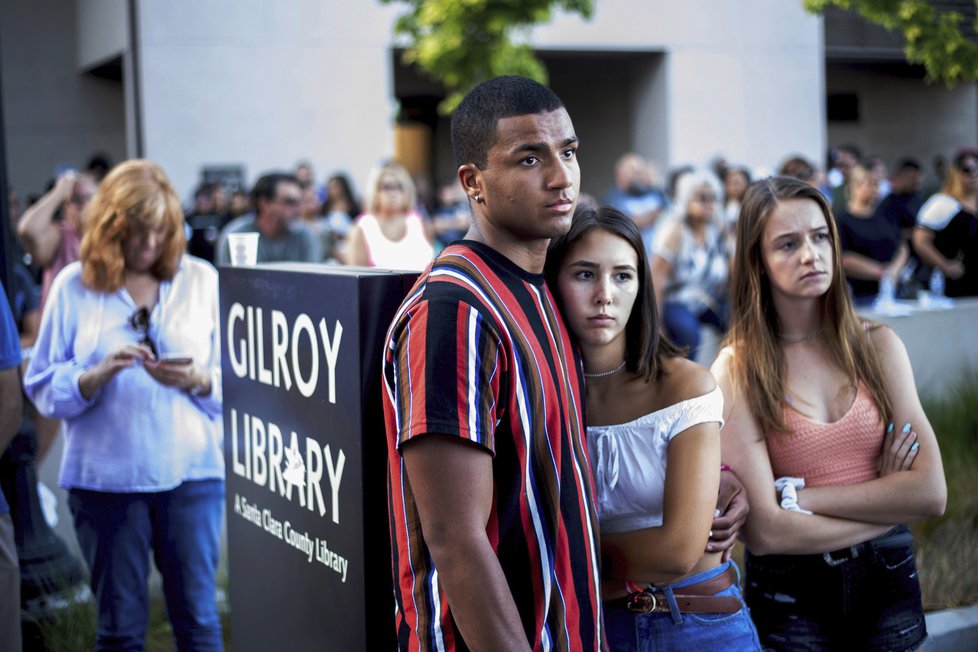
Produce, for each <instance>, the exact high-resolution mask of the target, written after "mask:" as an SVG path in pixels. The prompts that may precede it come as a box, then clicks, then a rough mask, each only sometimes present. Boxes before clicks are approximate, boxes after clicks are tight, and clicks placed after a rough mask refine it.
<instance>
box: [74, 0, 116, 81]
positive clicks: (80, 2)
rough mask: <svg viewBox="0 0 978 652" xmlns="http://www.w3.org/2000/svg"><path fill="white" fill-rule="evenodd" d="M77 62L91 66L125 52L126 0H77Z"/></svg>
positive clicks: (87, 66) (84, 65)
mask: <svg viewBox="0 0 978 652" xmlns="http://www.w3.org/2000/svg"><path fill="white" fill-rule="evenodd" d="M74 4H75V5H76V7H77V16H76V17H77V24H78V29H77V34H78V65H79V67H81V68H90V67H93V66H97V65H100V64H103V63H105V62H106V61H107V60H109V59H113V58H115V57H118V56H122V55H123V54H125V52H126V50H127V49H128V47H129V26H128V17H129V11H128V8H127V7H126V0H76V2H75V3H74Z"/></svg>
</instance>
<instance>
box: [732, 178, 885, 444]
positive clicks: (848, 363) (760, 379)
mask: <svg viewBox="0 0 978 652" xmlns="http://www.w3.org/2000/svg"><path fill="white" fill-rule="evenodd" d="M790 200H810V201H813V202H815V204H816V205H817V206H818V207H819V210H821V212H822V215H823V216H824V217H825V223H826V225H827V226H828V229H829V239H830V240H831V242H832V283H831V285H830V286H829V289H828V291H827V292H826V293H825V295H824V297H822V325H823V328H824V329H825V337H826V340H827V342H828V344H829V347H830V349H831V350H832V353H833V355H834V356H835V359H836V360H837V361H838V363H839V365H840V366H841V367H842V368H843V369H844V370H845V372H846V374H847V375H848V376H849V380H850V382H852V383H856V382H857V381H862V382H863V383H864V384H865V385H866V387H867V389H868V390H869V394H870V397H871V398H872V400H873V402H874V403H875V404H876V407H877V409H878V410H879V412H880V416H881V417H882V418H883V419H884V423H886V422H888V421H889V420H890V417H891V414H892V411H893V410H892V405H891V404H890V400H889V397H888V395H887V393H886V383H885V379H884V376H883V370H882V367H881V365H880V361H879V357H878V356H877V353H876V349H875V347H874V346H873V344H872V342H870V340H869V336H868V335H867V332H866V330H865V329H864V328H863V325H862V323H861V322H860V320H859V317H858V316H857V315H856V311H855V310H854V309H853V307H852V302H851V301H850V299H849V294H848V292H847V290H846V285H845V273H844V272H843V271H842V256H841V254H840V251H839V235H838V231H837V230H836V227H835V220H834V219H833V218H832V213H831V210H830V209H829V205H828V203H827V202H826V201H825V197H824V196H823V195H822V193H821V192H819V191H818V190H817V189H815V188H813V187H812V186H810V185H808V184H807V183H804V182H802V181H799V180H798V179H793V178H790V177H771V178H769V179H764V180H761V181H758V182H756V183H754V184H753V185H751V187H750V188H748V190H747V193H746V194H745V195H744V201H743V204H741V208H740V220H738V222H737V249H736V253H735V254H734V265H733V270H732V275H731V286H730V293H731V307H732V314H733V319H732V323H731V326H730V330H729V331H728V333H727V338H726V342H725V344H727V345H729V346H731V347H732V349H733V352H734V356H733V374H732V377H733V380H734V383H735V386H736V387H737V388H738V389H739V391H740V392H741V393H743V394H744V395H746V397H747V401H748V403H749V405H750V408H751V412H753V414H754V416H755V418H756V419H757V420H758V422H759V423H760V425H761V427H762V428H763V430H764V431H765V432H776V433H783V432H784V431H785V423H784V407H785V405H786V403H785V361H784V354H783V353H782V351H781V347H780V345H779V344H778V338H777V334H778V333H779V332H780V330H781V324H780V322H779V319H778V314H777V311H776V310H775V307H774V300H773V297H772V293H771V285H770V281H769V280H768V279H767V276H766V274H765V273H764V260H763V255H762V251H761V246H762V239H763V236H764V229H765V228H766V227H767V223H768V219H769V218H770V216H771V213H772V211H773V210H774V208H775V207H776V206H777V205H778V204H780V203H781V202H784V201H790ZM789 407H792V406H789Z"/></svg>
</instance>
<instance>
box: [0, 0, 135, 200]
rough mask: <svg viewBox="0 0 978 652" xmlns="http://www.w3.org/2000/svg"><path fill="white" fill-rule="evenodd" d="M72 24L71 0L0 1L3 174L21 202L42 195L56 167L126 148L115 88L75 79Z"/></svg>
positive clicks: (118, 155)
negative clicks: (3, 137) (92, 155)
mask: <svg viewBox="0 0 978 652" xmlns="http://www.w3.org/2000/svg"><path fill="white" fill-rule="evenodd" d="M77 24H78V23H77V13H76V5H75V3H74V2H65V1H63V0H4V1H3V2H0V62H2V65H3V75H2V77H3V84H2V86H3V88H2V102H3V117H4V128H5V136H6V150H7V152H6V153H7V172H8V175H9V183H10V185H11V186H12V187H13V188H14V189H16V190H17V192H18V194H20V196H21V197H23V196H26V195H27V194H29V193H32V192H41V191H43V189H44V186H45V184H46V183H47V182H48V180H49V179H50V178H51V176H52V174H53V171H54V169H55V167H56V166H58V165H59V164H70V165H73V166H76V167H82V166H84V165H85V163H86V162H87V160H88V158H89V157H90V156H91V154H92V153H94V152H95V151H97V150H101V151H105V152H107V153H108V154H109V155H110V156H111V157H112V158H113V159H115V160H120V159H121V158H123V156H124V154H125V151H126V146H125V118H124V103H123V94H122V84H121V83H120V82H118V81H112V80H107V79H100V78H96V77H93V76H91V75H86V74H82V71H81V69H80V67H79V52H78V39H77V33H78V29H77Z"/></svg>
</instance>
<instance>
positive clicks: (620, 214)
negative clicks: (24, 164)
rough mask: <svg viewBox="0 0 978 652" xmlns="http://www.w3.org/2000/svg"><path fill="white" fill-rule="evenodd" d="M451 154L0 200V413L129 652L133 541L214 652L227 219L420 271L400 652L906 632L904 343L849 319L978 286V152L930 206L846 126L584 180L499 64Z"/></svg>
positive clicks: (140, 563) (331, 260)
mask: <svg viewBox="0 0 978 652" xmlns="http://www.w3.org/2000/svg"><path fill="white" fill-rule="evenodd" d="M452 144H453V154H454V156H455V159H456V163H457V165H458V170H459V172H458V176H457V178H452V179H447V180H443V181H442V182H441V183H440V184H439V185H438V190H437V193H436V195H435V196H433V197H425V196H420V195H419V191H418V188H419V187H427V184H419V183H418V179H416V178H414V177H412V175H411V174H410V173H409V171H408V170H407V169H405V168H404V167H403V166H402V165H400V164H399V163H397V162H395V161H387V162H384V163H383V164H381V165H378V166H377V167H376V168H375V169H374V170H372V171H371V173H370V174H369V176H368V179H367V182H366V185H365V187H364V188H363V193H362V199H361V195H360V194H359V193H357V192H356V190H355V186H354V184H353V183H351V181H350V179H349V177H348V176H347V175H345V174H336V175H333V176H331V177H329V178H328V179H326V180H325V181H324V182H323V183H322V184H321V185H319V184H317V182H316V180H315V173H314V170H313V168H312V166H311V165H310V164H309V163H308V162H300V163H299V164H297V165H296V166H295V167H294V169H292V170H281V171H271V172H269V173H267V174H264V175H262V176H261V177H260V178H258V179H257V181H255V183H254V185H253V186H252V187H251V188H250V189H244V188H228V187H225V186H222V185H220V184H213V183H208V184H202V185H201V186H200V187H199V188H197V190H196V191H195V192H194V194H193V198H192V203H191V204H190V205H189V206H188V207H186V209H184V208H182V207H181V202H180V199H179V197H178V196H177V194H176V193H175V191H174V189H173V188H172V186H171V184H170V182H169V180H168V178H167V176H166V173H165V172H164V171H163V170H162V169H161V168H160V167H159V166H158V165H156V164H155V163H153V162H151V161H146V160H131V161H125V162H122V163H120V164H118V165H116V166H114V167H113V166H111V165H109V164H108V162H107V161H106V160H105V159H104V157H97V158H98V160H95V159H93V164H92V165H90V166H89V167H88V169H86V170H85V171H66V172H64V173H63V174H61V175H59V176H58V177H57V178H56V179H54V180H52V182H51V184H50V186H49V188H48V190H47V192H45V193H44V194H43V195H41V196H40V197H37V198H35V200H34V201H32V202H31V204H30V206H28V207H27V208H26V209H25V210H24V211H23V213H22V214H21V211H20V206H19V204H18V202H17V200H16V198H15V197H14V196H13V195H11V197H10V200H11V214H12V219H13V224H12V226H13V230H14V231H15V233H16V235H17V243H16V244H17V247H18V256H17V260H16V261H15V275H14V276H13V277H12V279H11V280H10V282H11V283H13V284H14V286H15V287H14V288H13V292H12V294H13V296H14V298H15V300H14V301H13V304H12V305H11V306H7V305H6V304H5V305H4V306H3V308H4V309H5V310H4V311H3V312H0V325H2V326H3V328H2V338H0V340H2V343H3V345H4V349H3V350H0V365H2V370H0V381H3V383H2V384H0V401H2V403H0V409H2V410H3V413H4V414H7V413H8V412H11V413H12V412H17V413H18V414H20V413H21V411H23V414H24V416H25V423H27V422H29V423H31V424H32V427H33V428H34V430H35V431H36V434H37V441H38V449H39V456H40V457H41V458H43V456H44V455H45V454H46V452H47V450H48V449H49V447H50V445H51V442H52V441H53V439H54V438H55V437H56V436H57V434H58V433H59V432H63V433H64V437H65V451H64V460H63V463H62V469H61V476H60V484H61V485H62V486H63V487H65V488H66V489H67V490H68V492H69V493H68V496H69V506H70V508H71V512H72V516H73V519H74V527H75V531H76V533H77V535H78V540H79V544H80V547H81V550H82V553H83V557H84V560H85V562H86V564H87V566H88V569H89V572H90V574H91V585H92V589H93V593H94V595H95V598H96V602H97V605H98V641H99V643H98V645H100V646H103V647H105V648H111V649H140V647H141V645H142V641H143V639H144V638H145V633H146V626H147V613H148V609H147V604H148V602H147V601H148V588H147V584H146V578H147V572H148V563H149V553H150V551H151V552H152V555H153V559H154V560H155V563H156V565H157V567H158V568H159V570H160V572H161V574H162V576H163V589H164V594H165V597H166V602H167V610H168V614H169V617H170V620H171V623H172V624H173V629H174V636H175V639H176V641H177V645H178V647H179V649H181V650H184V649H186V650H212V649H220V647H221V636H220V623H219V619H218V617H217V611H216V606H215V600H214V594H215V574H216V569H217V562H218V558H219V552H220V551H219V533H220V526H221V522H222V518H223V506H224V468H223V464H224V462H223V453H222V436H223V435H222V425H221V424H222V419H221V406H222V394H221V366H220V335H219V327H218V319H219V315H218V312H219V311H218V302H217V278H218V272H217V269H216V268H217V267H220V266H223V265H227V264H229V263H230V252H229V246H228V236H229V234H233V233H242V232H257V233H258V234H259V238H258V253H257V261H258V262H259V263H265V262H276V261H292V262H307V263H318V264H332V265H356V266H372V267H383V268H390V269H402V270H415V271H419V272H422V275H421V277H420V279H419V281H418V283H417V285H416V286H415V288H414V290H412V291H411V293H409V296H408V298H407V299H406V300H405V304H404V305H403V306H402V308H401V310H400V311H399V312H398V317H397V319H396V320H395V323H394V324H392V325H391V328H390V331H389V334H388V342H387V345H386V349H385V352H384V354H385V366H384V382H385V384H386V386H387V391H385V392H384V409H385V416H386V417H387V424H388V433H387V434H388V450H389V474H390V481H391V483H392V486H397V487H400V488H401V490H400V491H399V492H392V493H391V494H390V495H391V505H390V515H391V518H390V528H391V542H392V552H393V555H394V559H393V563H394V569H395V600H396V604H397V610H396V616H397V635H398V640H399V644H400V645H401V647H402V649H455V648H456V647H462V643H463V642H465V643H467V644H469V646H470V647H471V642H473V641H479V642H480V643H481V644H482V645H484V646H488V647H489V648H491V649H529V648H533V649H538V648H542V647H551V646H553V647H557V648H559V649H599V648H600V646H601V645H602V642H607V643H608V644H609V645H610V647H611V649H614V650H640V649H641V650H644V649H652V648H655V649H672V648H674V647H680V646H688V647H692V648H694V649H717V650H719V649H723V648H733V649H761V648H764V649H768V648H771V649H808V647H806V646H810V647H812V646H813V647H815V648H819V647H823V648H832V647H835V646H838V645H842V644H843V641H848V642H851V640H858V641H860V644H859V647H865V648H866V649H913V648H914V647H915V646H917V645H919V643H920V642H921V641H923V640H924V637H925V636H926V628H925V626H924V621H923V614H922V609H921V602H920V593H919V583H918V581H917V579H916V571H915V567H914V561H913V549H912V543H911V537H910V534H909V530H907V528H906V523H908V522H911V521H913V520H915V519H919V518H924V517H927V516H932V515H936V514H940V513H941V512H942V511H943V508H944V501H945V499H946V488H945V486H944V479H943V472H942V467H941V460H940V452H939V449H938V445H937V439H936V437H935V435H934V432H933V430H932V428H931V427H930V424H929V423H928V421H927V418H926V415H925V414H924V413H923V410H922V408H921V407H920V403H919V400H918V398H917V394H916V389H915V387H914V384H913V376H912V373H911V370H910V366H909V361H908V357H907V353H906V350H905V349H904V347H903V345H902V343H901V342H900V341H899V339H898V338H897V337H896V336H895V335H894V334H893V332H892V331H890V330H889V329H888V328H886V327H882V326H878V325H875V324H873V323H871V322H868V321H866V320H863V319H861V318H860V317H859V316H858V315H857V313H856V312H855V308H856V307H860V306H865V305H868V304H870V303H871V302H872V301H873V300H874V299H875V298H876V297H877V296H879V295H880V294H881V292H883V291H884V290H886V291H891V292H893V293H894V294H896V295H899V296H911V297H912V296H915V295H916V293H917V292H918V291H920V290H922V289H925V288H928V287H932V278H935V277H937V276H938V275H939V277H940V278H941V279H946V284H944V283H942V285H943V287H944V291H945V292H946V293H947V295H948V296H951V297H960V296H976V295H978V149H967V148H966V149H962V150H960V151H959V152H957V153H956V154H955V156H954V157H953V158H952V159H951V160H950V161H949V162H948V164H947V165H946V172H945V173H944V179H943V182H942V184H941V185H940V186H939V187H935V188H934V192H933V193H932V194H930V195H925V194H924V192H923V191H922V187H923V183H924V175H923V170H922V167H921V165H920V164H919V162H917V161H915V160H913V159H909V158H905V159H902V160H900V161H899V162H898V163H897V165H896V167H895V168H894V173H893V174H892V175H888V174H887V172H886V170H885V165H884V164H883V163H882V161H880V160H879V159H878V158H873V157H870V158H868V159H865V160H864V159H862V157H861V154H860V152H859V151H858V148H855V147H853V146H851V145H845V146H841V147H838V148H834V149H833V150H832V151H831V152H830V154H829V157H828V163H827V166H826V168H827V169H826V170H825V171H824V172H823V171H820V170H819V169H818V167H817V166H816V165H815V164H814V163H813V162H811V161H808V160H806V159H804V158H803V157H800V156H789V157H786V158H785V160H784V161H783V162H781V164H780V165H779V167H778V168H777V171H776V172H775V173H773V174H771V173H770V172H768V171H760V170H759V171H752V170H749V169H748V168H746V167H744V166H738V165H732V164H728V163H727V162H726V161H724V160H723V159H722V158H717V159H716V160H714V161H713V162H712V164H710V165H707V166H703V167H694V166H684V167H682V168H678V169H676V170H673V171H672V173H671V174H670V177H669V182H668V183H667V184H665V185H663V184H662V183H661V181H660V180H659V178H658V176H659V175H658V172H657V171H656V170H655V168H654V166H653V165H652V164H651V163H649V162H648V161H646V160H645V159H643V158H642V157H641V156H640V155H638V154H636V153H634V152H629V153H626V154H625V155H623V156H622V158H621V159H620V160H619V161H618V163H617V165H616V167H615V170H614V180H615V187H614V188H612V189H611V190H610V191H609V192H608V193H606V194H604V195H599V194H595V195H587V194H585V193H584V192H583V191H582V189H581V187H580V168H579V164H578V161H577V153H576V150H577V140H576V136H575V135H574V129H573V124H572V122H571V119H570V116H569V115H568V114H567V112H566V110H565V109H564V107H563V105H562V103H561V102H560V100H559V99H558V98H557V97H556V96H555V95H554V94H553V93H552V92H550V91H549V90H548V89H546V88H544V87H542V86H540V85H539V84H536V83H535V82H530V81H528V80H525V79H522V78H513V77H505V78H499V79H496V80H492V81H490V82H487V83H485V84H483V85H482V86H480V87H477V88H476V89H475V90H474V91H472V93H470V95H469V96H468V97H467V98H466V100H465V101H463V103H462V104H461V105H460V106H459V108H458V110H457V111H456V113H455V115H454V116H453V119H452ZM931 185H933V184H931ZM598 198H600V201H599V199H598ZM185 254H190V255H185ZM433 261H434V262H433ZM7 308H12V311H10V312H11V314H9V315H8V314H6V313H7V312H8V310H7ZM704 327H709V328H712V329H714V330H715V331H716V332H717V334H718V335H719V336H721V337H723V338H724V340H723V347H722V350H721V351H720V353H719V355H718V356H717V357H716V359H715V361H713V365H712V368H711V369H707V368H705V367H703V366H700V365H697V364H695V363H694V362H692V361H691V360H692V359H700V358H701V337H702V333H703V328H704ZM14 334H16V335H17V337H16V338H15V337H14ZM449 339H450V340H451V342H452V345H451V347H446V348H445V349H442V348H441V347H433V346H432V343H433V342H439V341H442V340H446V341H447V340H449ZM446 350H450V351H452V352H454V355H456V356H458V359H457V360H456V359H455V358H451V359H448V358H446V354H445V351H446ZM462 356H464V357H465V359H466V362H465V364H461V363H460V361H461V360H462ZM706 362H707V363H709V362H710V360H706ZM18 367H21V368H22V374H23V390H24V392H25V396H26V398H25V399H24V400H23V401H21V388H20V386H19V383H18V385H17V386H16V387H15V388H14V389H15V390H16V391H13V390H11V389H10V387H8V385H9V383H8V382H7V381H8V380H10V378H11V374H10V373H9V372H11V371H14V373H13V375H12V378H13V379H14V380H15V381H16V379H17V373H16V370H17V368H18ZM711 372H712V373H711ZM412 386H424V387H425V392H423V393H420V394H418V393H415V392H412V391H411V387H412ZM419 396H420V399H419V398H418V397H419ZM418 401H420V402H418ZM22 404H23V407H21V405H22ZM133 406H151V409H149V410H143V411H140V410H134V409H133ZM461 406H465V413H464V414H463V413H462V410H461ZM19 420H20V419H19V418H18V419H17V421H19ZM4 423H5V424H6V423H7V421H5V422H4ZM721 427H722V430H721ZM7 435H8V433H7V432H6V429H5V430H4V431H3V432H0V450H2V447H3V446H5V445H6V443H7ZM460 441H462V443H461V444H460V443H459V442H460ZM445 468H451V469H453V473H444V472H443V469H445ZM5 507H6V506H5V504H4V503H3V498H2V495H0V585H2V586H5V587H6V586H8V585H12V583H11V580H10V577H12V575H11V573H15V572H16V551H15V550H14V549H13V547H12V541H13V533H12V529H11V528H10V527H8V526H9V515H6V514H4V512H6V511H7V510H6V509H5ZM189 523H193V526H192V527H191V526H189V525H188V524H189ZM738 537H739V538H741V539H742V540H743V541H744V542H745V544H746V549H747V554H746V569H745V570H746V576H747V582H746V584H744V586H746V590H745V591H744V592H743V593H742V592H741V586H742V583H741V581H740V575H739V573H740V570H739V569H738V568H737V566H736V564H735V563H734V562H733V561H732V559H731V554H730V553H731V549H732V546H733V544H734V542H735V541H736V540H737V539H738ZM11 551H13V557H12V559H11ZM850 575H852V576H857V577H859V578H862V579H860V580H859V582H857V583H855V584H852V583H849V580H848V579H847V578H848V577H849V576H850ZM842 594H845V595H846V598H845V599H844V600H841V599H838V598H833V597H831V596H837V595H842ZM785 596H788V597H789V598H790V599H785ZM8 611H10V612H12V613H16V612H15V610H14V609H12V608H11V609H10V610H8ZM9 615H10V614H9V613H5V614H0V620H3V621H4V622H0V647H2V648H3V649H16V648H15V647H14V644H13V641H14V640H15V639H14V638H13V636H14V634H13V633H9V634H8V633H7V628H9V622H8V621H9V618H8V616H9ZM18 620H19V615H18ZM18 628H19V625H18ZM853 632H857V633H856V634H853ZM852 636H856V637H857V638H856V639H851V637H852ZM846 637H850V638H846ZM8 642H9V643H11V645H10V646H8V645H6V644H5V643H8ZM847 644H848V643H847Z"/></svg>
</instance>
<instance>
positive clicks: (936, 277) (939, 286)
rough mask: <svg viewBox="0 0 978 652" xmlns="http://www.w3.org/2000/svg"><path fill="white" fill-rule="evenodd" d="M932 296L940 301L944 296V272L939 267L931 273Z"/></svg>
mask: <svg viewBox="0 0 978 652" xmlns="http://www.w3.org/2000/svg"><path fill="white" fill-rule="evenodd" d="M929 287H930V296H931V298H933V299H938V300H940V298H941V297H943V296H944V272H942V271H941V270H940V269H938V268H937V267H935V268H934V271H932V272H931V273H930V286H929Z"/></svg>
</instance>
